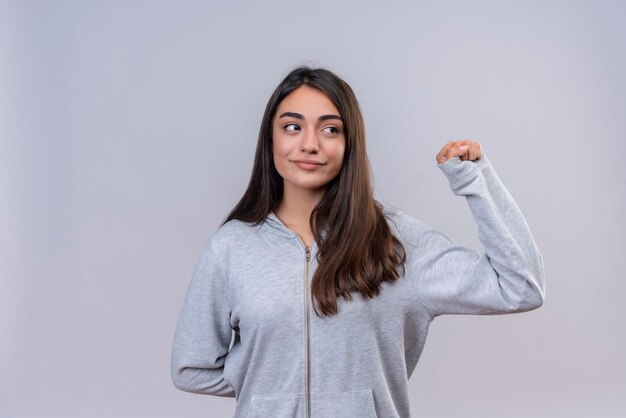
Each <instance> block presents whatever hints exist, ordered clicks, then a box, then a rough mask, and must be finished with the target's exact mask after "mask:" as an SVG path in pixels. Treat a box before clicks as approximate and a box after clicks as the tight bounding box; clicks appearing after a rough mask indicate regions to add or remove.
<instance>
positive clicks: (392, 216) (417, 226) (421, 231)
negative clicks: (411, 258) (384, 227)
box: [383, 205, 434, 246]
mask: <svg viewBox="0 0 626 418" xmlns="http://www.w3.org/2000/svg"><path fill="white" fill-rule="evenodd" d="M383 215H384V216H385V219H386V220H387V224H389V227H390V228H391V231H392V233H393V234H394V235H395V236H396V238H398V239H399V240H400V241H401V242H403V243H407V244H409V245H412V246H417V245H419V244H420V243H422V242H423V241H424V240H425V239H427V237H428V235H429V234H430V233H431V232H432V231H434V229H433V228H432V227H431V226H430V225H429V224H427V223H426V222H424V221H423V220H421V219H419V218H417V217H415V216H411V215H409V214H407V213H406V212H404V211H403V210H402V209H400V208H398V207H395V206H392V205H385V207H384V209H383Z"/></svg>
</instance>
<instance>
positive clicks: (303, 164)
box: [293, 160, 324, 171]
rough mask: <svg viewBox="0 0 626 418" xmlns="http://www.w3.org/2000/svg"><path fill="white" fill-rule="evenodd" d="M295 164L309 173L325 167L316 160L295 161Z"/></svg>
mask: <svg viewBox="0 0 626 418" xmlns="http://www.w3.org/2000/svg"><path fill="white" fill-rule="evenodd" d="M293 162H294V163H295V164H296V165H297V166H298V167H300V168H301V169H303V170H307V171H311V170H315V169H316V168H318V167H321V166H323V165H324V164H323V163H320V162H319V161H315V160H294V161H293Z"/></svg>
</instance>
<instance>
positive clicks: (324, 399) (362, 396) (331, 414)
mask: <svg viewBox="0 0 626 418" xmlns="http://www.w3.org/2000/svg"><path fill="white" fill-rule="evenodd" d="M313 396H314V402H313V406H312V408H313V411H312V412H313V415H314V416H316V417H324V418H346V417H359V418H376V417H377V415H376V408H375V407H374V394H373V393H372V390H371V389H365V390H354V391H350V392H317V393H314V394H313Z"/></svg>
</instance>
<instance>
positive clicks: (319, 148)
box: [272, 85, 346, 191]
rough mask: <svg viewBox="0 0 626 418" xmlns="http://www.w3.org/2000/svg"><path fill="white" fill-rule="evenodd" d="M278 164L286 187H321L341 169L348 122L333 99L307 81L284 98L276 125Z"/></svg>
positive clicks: (275, 148) (275, 139) (277, 168)
mask: <svg viewBox="0 0 626 418" xmlns="http://www.w3.org/2000/svg"><path fill="white" fill-rule="evenodd" d="M272 139H273V146H272V150H273V154H274V165H275V166H276V170H277V171H278V173H279V174H280V175H281V177H282V178H283V180H284V187H285V189H287V188H297V189H307V190H312V191H319V190H320V189H324V188H325V186H326V185H327V184H328V183H329V182H330V181H331V180H332V179H333V178H335V177H336V176H337V174H338V173H339V171H340V170H341V164H342V162H343V154H344V150H345V145H346V141H345V136H344V125H343V121H342V119H341V116H340V115H339V111H338V110H337V108H336V107H335V105H334V104H333V102H332V101H331V100H330V99H329V98H328V97H327V96H326V95H325V94H324V93H322V92H321V91H320V90H317V89H314V88H312V87H308V86H306V85H303V86H300V87H298V88H297V89H295V90H294V91H293V92H292V93H291V94H289V95H288V96H287V97H285V98H284V99H283V101H282V102H281V103H280V104H279V106H278V109H277V110H276V114H275V115H274V120H273V126H272Z"/></svg>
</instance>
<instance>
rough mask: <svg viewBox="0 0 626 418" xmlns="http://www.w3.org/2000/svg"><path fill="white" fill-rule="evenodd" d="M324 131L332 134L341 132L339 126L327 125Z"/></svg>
mask: <svg viewBox="0 0 626 418" xmlns="http://www.w3.org/2000/svg"><path fill="white" fill-rule="evenodd" d="M322 131H324V132H328V133H331V134H338V133H339V128H337V127H336V126H327V127H325V128H324V129H322Z"/></svg>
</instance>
